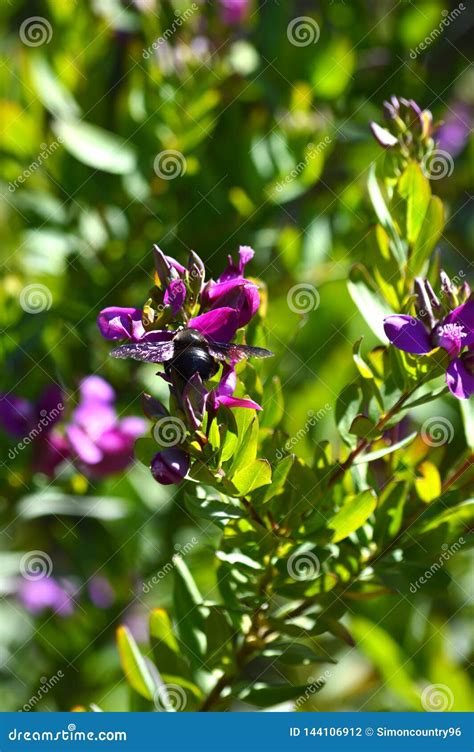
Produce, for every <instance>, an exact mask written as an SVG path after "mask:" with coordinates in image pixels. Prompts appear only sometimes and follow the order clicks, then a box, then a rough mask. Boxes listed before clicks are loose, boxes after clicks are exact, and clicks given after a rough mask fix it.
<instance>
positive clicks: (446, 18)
mask: <svg viewBox="0 0 474 752" xmlns="http://www.w3.org/2000/svg"><path fill="white" fill-rule="evenodd" d="M464 10H466V6H465V5H464V3H459V5H458V6H457V8H454V10H452V11H451V12H449V11H447V10H443V11H441V15H442V16H443V18H442V19H441V21H440V22H439V24H438V26H436V27H435V28H434V29H433V31H432V32H431V33H430V34H428V36H427V37H425V38H424V39H423V40H422V41H421V42H420V43H419V44H418V45H417V46H416V47H415V48H412V49H411V50H410V57H411V59H412V60H416V58H417V57H418V55H419V54H420V53H421V52H424V51H425V50H427V49H428V47H429V46H430V45H431V44H433V42H434V41H436V39H438V37H439V36H441V34H442V33H443V32H444V30H445V29H447V28H448V26H449V25H450V24H451V23H452V22H453V21H455V20H456V19H457V18H459V16H460V15H461V13H462V12H463V11H464Z"/></svg>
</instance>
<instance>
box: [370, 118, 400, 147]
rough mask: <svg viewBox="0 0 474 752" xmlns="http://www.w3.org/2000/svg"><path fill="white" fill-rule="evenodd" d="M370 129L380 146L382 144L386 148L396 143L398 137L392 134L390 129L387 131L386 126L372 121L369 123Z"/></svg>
mask: <svg viewBox="0 0 474 752" xmlns="http://www.w3.org/2000/svg"><path fill="white" fill-rule="evenodd" d="M370 130H371V131H372V134H373V136H374V137H375V139H376V140H377V141H378V142H379V144H380V146H383V147H384V148H386V149H387V148H390V147H391V146H395V144H398V138H395V136H392V134H391V133H390V131H388V130H387V129H386V128H382V126H380V125H378V124H377V123H374V122H373V121H372V122H371V123H370Z"/></svg>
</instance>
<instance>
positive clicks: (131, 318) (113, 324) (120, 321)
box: [97, 306, 145, 339]
mask: <svg viewBox="0 0 474 752" xmlns="http://www.w3.org/2000/svg"><path fill="white" fill-rule="evenodd" d="M141 321H142V312H141V310H140V309H139V308H120V307H117V306H111V307H109V308H104V309H103V310H102V311H101V312H100V313H99V316H98V317H97V326H98V327H99V330H100V333H101V334H102V336H103V337H105V339H124V338H126V337H127V338H131V337H134V338H136V337H138V338H140V334H141V335H142V336H143V334H144V332H145V330H144V328H143V324H142V323H141Z"/></svg>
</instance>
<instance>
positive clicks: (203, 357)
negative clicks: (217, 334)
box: [110, 329, 273, 381]
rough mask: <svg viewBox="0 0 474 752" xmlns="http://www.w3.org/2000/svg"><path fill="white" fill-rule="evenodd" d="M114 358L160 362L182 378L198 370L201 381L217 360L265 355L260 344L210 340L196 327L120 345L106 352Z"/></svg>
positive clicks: (211, 373) (214, 370) (216, 366)
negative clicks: (159, 339)
mask: <svg viewBox="0 0 474 752" xmlns="http://www.w3.org/2000/svg"><path fill="white" fill-rule="evenodd" d="M110 354H111V355H112V356H113V357H114V358H133V359H134V360H144V361H146V362H147V363H164V366H165V373H166V374H167V375H169V376H171V377H173V376H177V377H178V378H179V379H181V380H183V381H189V379H190V378H191V377H192V376H193V375H194V374H195V373H198V374H199V375H200V377H201V379H202V380H203V381H206V379H210V378H211V377H212V376H214V374H215V373H217V371H218V369H219V361H221V362H222V361H230V362H234V363H235V362H237V361H239V360H243V359H244V358H269V357H270V356H272V355H273V353H272V352H270V350H265V349H264V348H263V347H250V346H249V345H236V344H233V343H224V342H212V341H211V340H209V339H208V338H207V337H205V336H204V334H201V332H198V330H197V329H181V330H179V331H177V332H176V333H175V335H174V337H173V339H171V340H169V341H168V342H137V343H136V344H130V345H121V346H120V347H117V348H116V349H115V350H112V352H111V353H110Z"/></svg>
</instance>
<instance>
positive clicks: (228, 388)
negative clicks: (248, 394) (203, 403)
mask: <svg viewBox="0 0 474 752" xmlns="http://www.w3.org/2000/svg"><path fill="white" fill-rule="evenodd" d="M236 387H237V374H236V373H235V369H234V366H233V365H229V364H227V363H226V364H225V365H224V367H223V369H222V375H221V378H220V381H219V384H218V385H217V387H216V388H215V389H213V390H212V392H209V396H208V398H207V404H208V406H209V408H210V409H211V410H212V411H216V410H217V409H218V408H219V407H220V405H224V406H225V407H246V408H249V409H250V410H261V409H262V408H261V406H260V405H259V404H257V402H254V401H253V400H251V399H242V398H240V397H233V396H232V395H233V394H234V392H235V390H236Z"/></svg>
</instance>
